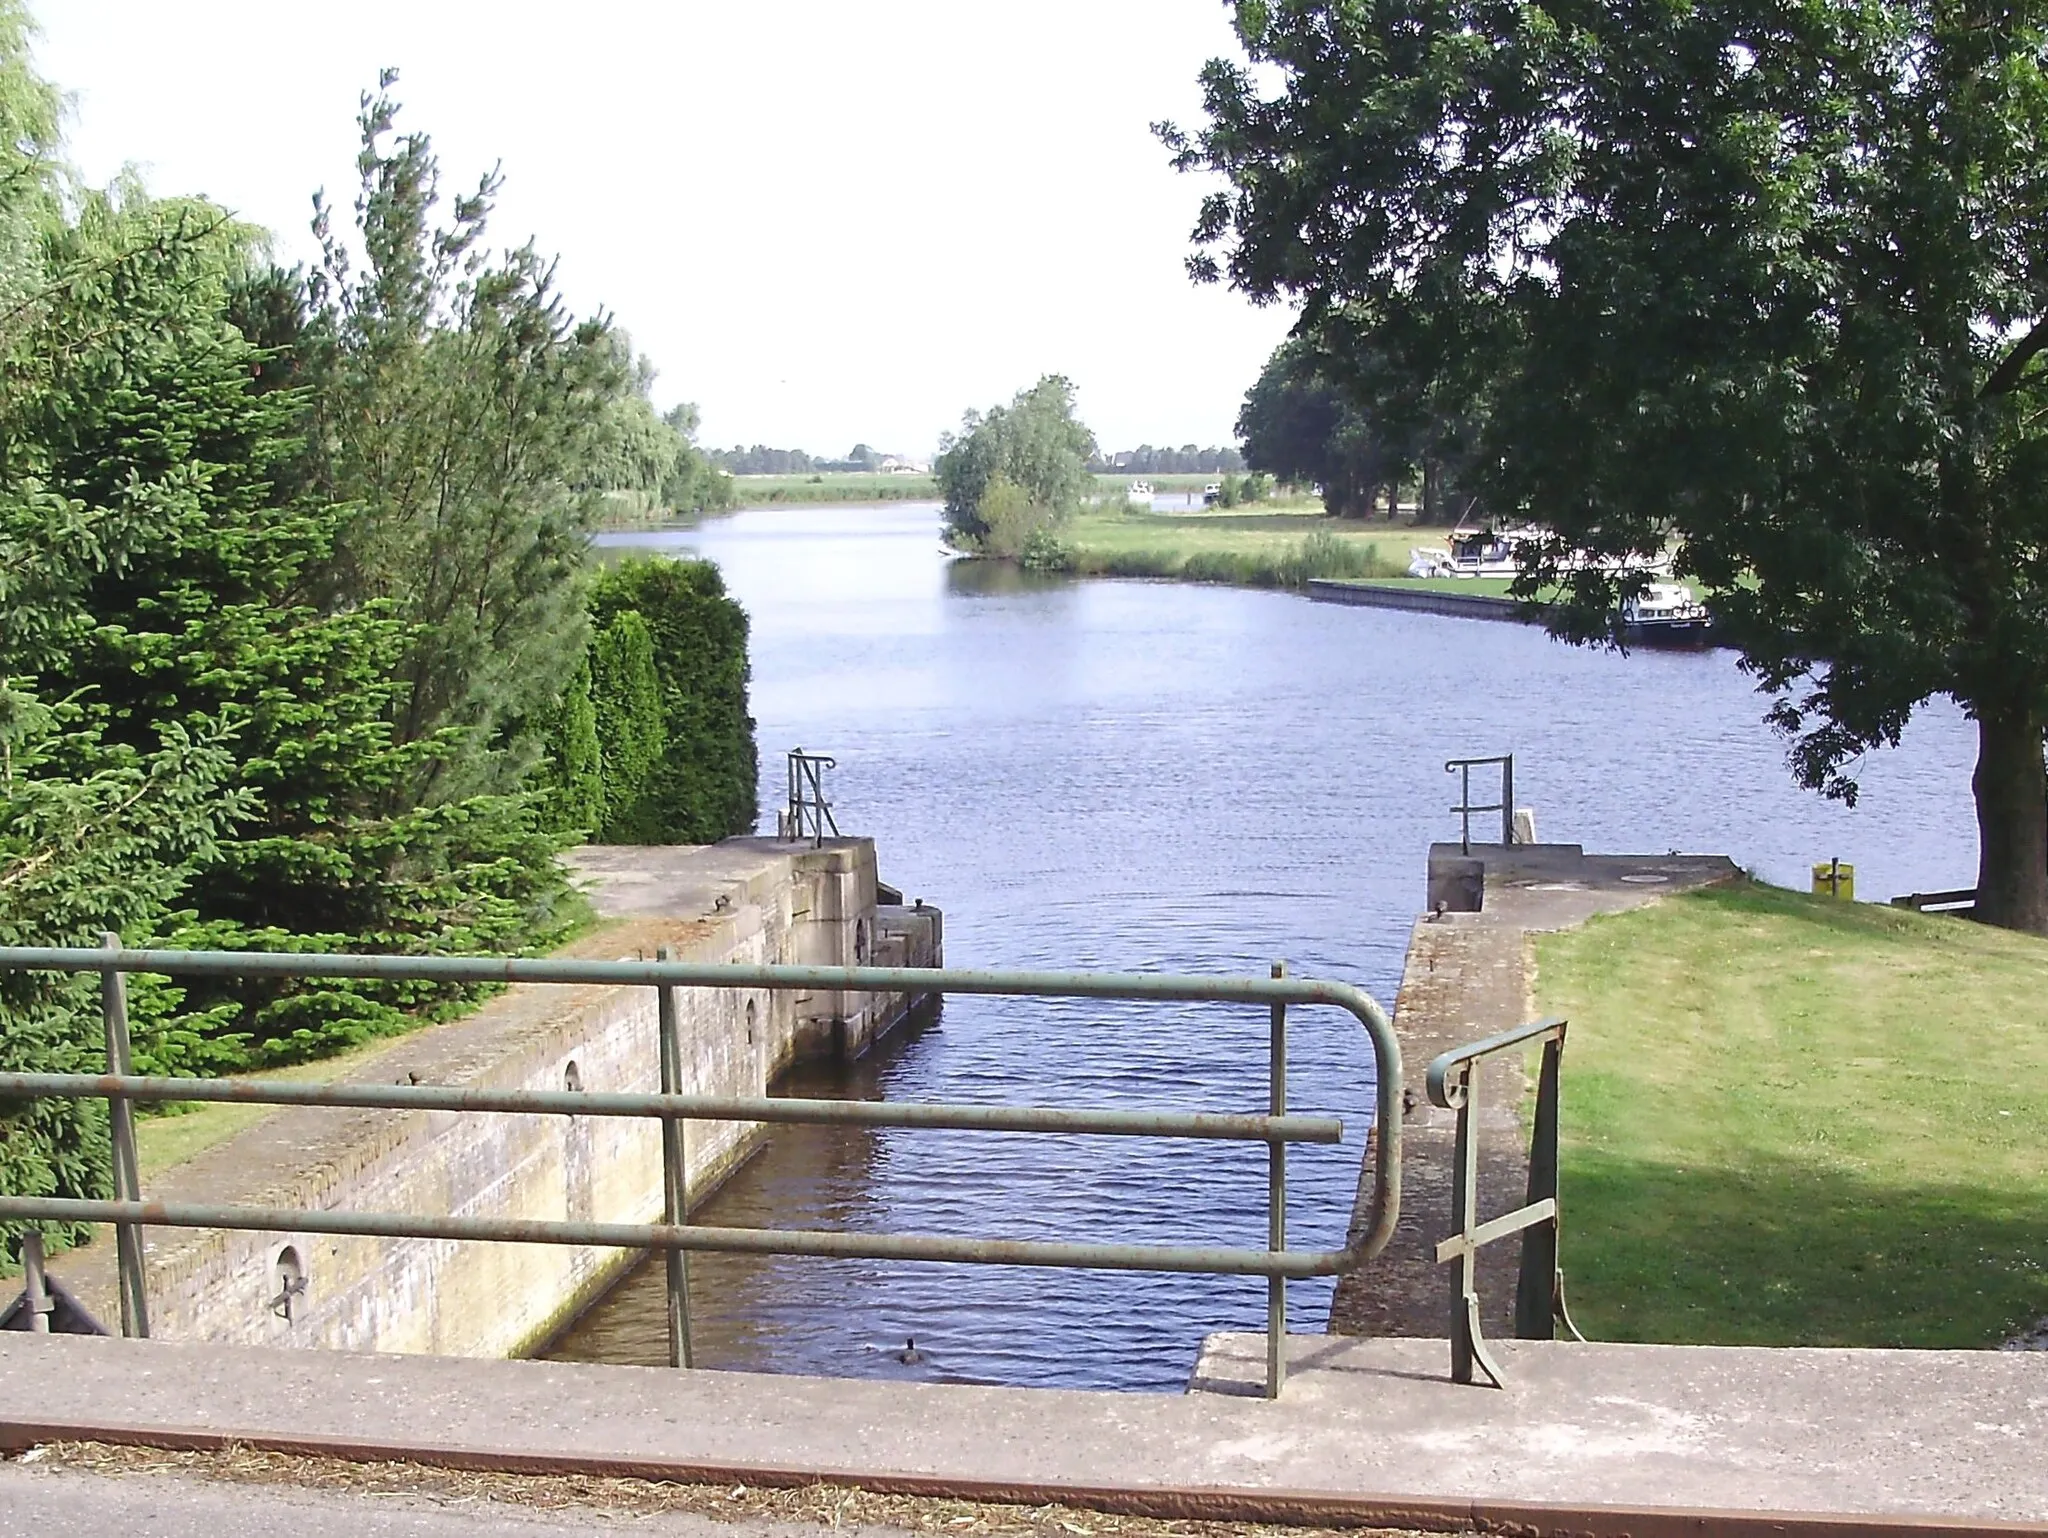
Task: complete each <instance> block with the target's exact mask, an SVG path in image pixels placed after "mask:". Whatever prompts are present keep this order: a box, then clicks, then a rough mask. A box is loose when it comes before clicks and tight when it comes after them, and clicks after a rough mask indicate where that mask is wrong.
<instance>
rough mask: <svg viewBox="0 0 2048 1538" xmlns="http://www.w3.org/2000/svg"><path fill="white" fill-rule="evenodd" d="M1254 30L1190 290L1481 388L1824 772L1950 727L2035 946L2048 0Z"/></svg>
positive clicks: (1597, 3)
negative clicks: (1700, 583)
mask: <svg viewBox="0 0 2048 1538" xmlns="http://www.w3.org/2000/svg"><path fill="white" fill-rule="evenodd" d="M1235 9H1236V22H1237V28H1238V33H1239V36H1240V37H1241V38H1242V40H1243V43H1244V46H1245V49H1246V51H1247V52H1248V54H1249V55H1250V57H1251V59H1252V61H1253V62H1254V64H1255V65H1256V66H1258V67H1259V69H1258V72H1257V73H1254V72H1253V70H1252V69H1250V68H1246V67H1244V66H1243V65H1240V64H1234V63H1231V62H1227V61H1220V60H1219V61H1214V62H1212V63H1211V64H1210V65H1208V66H1207V68H1206V71H1205V74H1204V77H1203V81H1204V90H1205V97H1206V105H1207V122H1206V123H1205V124H1204V125H1203V126H1202V128H1201V129H1200V130H1199V131H1198V132H1197V133H1195V134H1193V135H1191V136H1190V135H1183V134H1180V133H1178V132H1177V131H1175V130H1173V129H1171V128H1166V129H1164V133H1165V136H1166V138H1167V139H1168V141H1169V143H1170V144H1171V145H1172V146H1173V147H1174V148H1175V149H1176V150H1177V151H1178V156H1179V160H1180V163H1181V164H1182V165H1183V166H1185V167H1189V168H1206V169H1209V170H1212V171H1216V172H1220V173H1222V175H1223V176H1224V177H1226V178H1227V179H1228V181H1229V183H1230V190H1229V191H1227V192H1223V193H1220V194H1217V195H1215V196H1213V197H1211V198H1210V199H1209V200H1208V201H1207V202H1206V203H1205V206H1204V209H1203V212H1202V215H1201V218H1200V221H1199V224H1198V227H1197V230H1196V236H1197V241H1198V245H1199V246H1200V248H1201V249H1200V250H1199V251H1198V253H1197V255H1196V256H1195V257H1194V259H1193V268H1194V271H1195V273H1196V275H1197V276H1199V277H1207V278H1216V277H1222V276H1225V275H1227V276H1228V278H1229V280H1230V281H1231V282H1232V283H1234V284H1235V285H1237V286H1238V287H1240V288H1242V289H1244V290H1245V291H1247V292H1248V293H1250V294H1252V295H1254V296H1257V297H1260V298H1273V297H1279V296H1287V297H1291V298H1293V299H1296V300H1298V301H1299V302H1301V304H1302V306H1303V314H1302V323H1301V324H1302V326H1303V327H1304V328H1305V329H1306V330H1308V331H1310V332H1313V333H1314V334H1315V335H1316V336H1317V337H1318V338H1319V340H1320V341H1321V342H1322V343H1323V344H1324V345H1325V346H1328V347H1331V348H1333V349H1337V350H1342V349H1344V348H1346V347H1365V346H1369V347H1371V348H1373V349H1375V350H1376V351H1377V352H1378V353H1379V354H1380V355H1381V356H1383V357H1385V358H1388V359H1391V360H1392V361H1393V364H1394V366H1395V367H1396V369H1397V370H1398V371H1399V372H1400V373H1402V374H1403V375H1405V377H1406V378H1407V379H1408V380H1409V382H1410V384H1411V386H1412V388H1413V389H1415V390H1416V391H1434V392H1437V393H1438V394H1439V395H1440V396H1441V397H1444V398H1448V399H1450V400H1453V401H1456V402H1459V403H1483V404H1484V407H1485V417H1484V422H1483V426H1482V428H1481V439H1482V442H1481V448H1482V451H1481V452H1480V453H1479V454H1478V455H1476V456H1475V463H1476V464H1477V465H1478V466H1479V467H1480V468H1481V470H1482V471H1483V472H1484V473H1485V474H1486V476H1487V478H1488V481H1489V483H1490V486H1491V488H1492V494H1493V495H1494V496H1496V497H1498V499H1499V501H1500V505H1502V506H1507V507H1516V508H1520V509H1522V510H1525V511H1526V512H1528V513H1530V514H1533V515H1535V516H1538V517H1540V518H1542V519H1544V520H1546V521H1547V522H1549V523H1550V524H1551V525H1552V526H1553V527H1554V528H1555V529H1556V530H1557V532H1558V535H1559V541H1558V543H1559V546H1562V545H1564V544H1567V543H1568V544H1577V545H1584V546H1588V547H1591V548H1593V549H1596V550H1601V551H1607V552H1613V553H1635V554H1639V555H1642V554H1649V553H1652V552H1655V551H1659V550H1661V549H1662V548H1664V546H1665V545H1666V543H1667V541H1669V542H1670V543H1671V544H1672V545H1673V546H1674V548H1675V551H1676V554H1677V559H1678V561H1679V562H1680V565H1681V569H1683V570H1685V571H1686V572H1688V573H1690V574H1692V575H1695V576H1697V577H1700V578H1702V579H1704V580H1705V581H1706V582H1707V583H1708V584H1710V586H1711V587H1712V588H1713V589H1714V591H1715V594H1716V596H1715V598H1714V600H1713V602H1714V605H1715V608H1716V611H1717V618H1718V620H1719V622H1720V623H1721V624H1722V625H1723V626H1724V627H1725V629H1726V631H1727V633H1728V634H1730V636H1731V637H1732V638H1733V639H1735V640H1736V641H1737V642H1738V643H1739V644H1740V645H1741V647H1742V648H1743V650H1744V654H1745V658H1746V665H1747V666H1748V667H1750V668H1751V669H1752V670H1753V671H1754V672H1755V673H1756V674H1757V675H1758V677H1759V678H1760V680H1761V684H1762V686H1763V687H1764V688H1765V689H1767V690H1768V691H1770V692H1772V693H1773V695H1774V696H1775V703H1774V704H1773V706H1772V711H1771V714H1772V718H1773V720H1774V721H1775V722H1776V723H1777V724H1778V725H1779V726H1780V727H1781V728H1783V729H1784V730H1786V731H1787V732H1788V733H1790V734H1792V735H1793V737H1794V739H1795V740H1794V746H1793V751H1792V759H1793V764H1794V766H1795V768H1796V770H1797V772H1798V773H1799V774H1800V776H1801V777H1802V778H1803V779H1804V780H1805V782H1806V783H1808V784H1810V785H1812V786H1815V787H1817V788H1819V789H1821V790H1824V791H1826V792H1828V793H1830V794H1834V795H1838V796H1843V797H1853V795H1854V793H1855V784H1854V779H1853V769H1854V765H1855V763H1856V762H1857V760H1858V758H1859V757H1860V755H1861V754H1863V753H1864V752H1865V751H1866V750H1868V749H1870V748H1872V747H1875V746H1878V745H1883V744H1890V743H1895V742H1896V741H1897V740H1898V737H1899V734H1900V732H1901V730H1902V728H1903V727H1904V726H1905V724H1906V722H1907V720H1908V718H1909V717H1910V716H1911V714H1912V712H1913V711H1914V709H1915V708H1916V707H1917V706H1918V705H1919V704H1920V703H1921V702H1923V701H1925V700H1926V699H1928V698H1930V697H1931V696H1936V695H1947V696H1949V697H1951V698H1953V699H1954V700H1955V701H1957V702H1958V703H1959V704H1960V705H1961V706H1962V707H1963V709H1964V710H1965V711H1966V712H1967V713H1968V714H1969V715H1970V716H1971V717H1972V718H1973V720H1974V721H1975V723H1976V727H1977V734H1978V743H1979V747H1978V761H1977V767H1976V772H1975V778H1974V790H1975V796H1976V806H1977V824H1978V837H1979V849H1980V856H1979V860H1980V863H1979V872H1978V913H1979V916H1980V917H1983V918H1985V919H1988V920H1990V921H1992V922H1995V923H1999V924H2003V925H2008V926H2013V927H2018V928H2025V929H2030V930H2034V931H2037V932H2048V860H2044V854H2043V851H2044V844H2048V801H2044V774H2043V751H2042V743H2043V729H2044V724H2048V475H2044V471H2048V411H2044V407H2048V372H2044V366H2043V365H2042V364H2041V363H2040V362H2038V361H2037V356H2038V354H2039V353H2040V352H2041V351H2042V350H2043V349H2044V346H2048V6H2044V5H2042V4H2040V3H2038V0H2014V3H2007V4H2002V5H1995V6H1991V5H1961V4H1950V3H1946V0H1868V3H1863V4H1844V5H1834V4H1821V5H1806V4H1793V3H1789V0H1719V3H1715V4H1701V5H1694V4H1682V5H1664V4H1654V3H1647V0H1574V3H1559V4H1549V5H1543V4H1523V5H1495V4H1491V3H1486V0H1243V3H1241V4H1239V5H1237V6H1236V8H1235ZM1555 555H1556V551H1555V550H1554V551H1553V552H1552V556H1553V558H1554V557H1555ZM1537 575H1538V574H1537V573H1536V572H1533V571H1532V572H1531V573H1530V574H1529V580H1530V581H1534V580H1535V579H1536V577H1537ZM1630 580H1638V579H1630V578H1622V579H1616V578H1614V577H1612V576H1609V575H1606V574H1603V573H1601V572H1597V571H1580V572H1578V573H1577V574H1576V575H1575V576H1574V577H1573V578H1572V582H1571V589H1572V597H1573V600H1574V602H1573V604H1572V606H1571V608H1570V610H1569V612H1568V613H1567V614H1566V616H1565V620H1564V626H1565V628H1566V629H1567V631H1568V632H1569V633H1571V634H1573V635H1575V636H1579V637H1586V636H1591V635H1595V634H1599V633H1601V632H1602V631H1603V630H1604V628H1605V627H1606V626H1607V624H1608V623H1609V621H1610V616H1611V615H1612V614H1613V612H1614V607H1615V603H1614V601H1615V598H1616V596H1617V593H1616V588H1617V584H1618V582H1619V583H1620V584H1622V585H1625V584H1626V582H1627V581H1630Z"/></svg>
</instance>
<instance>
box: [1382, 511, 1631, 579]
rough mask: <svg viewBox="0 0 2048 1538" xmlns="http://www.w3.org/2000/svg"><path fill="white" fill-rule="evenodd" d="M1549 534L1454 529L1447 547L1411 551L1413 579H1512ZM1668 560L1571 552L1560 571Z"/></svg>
mask: <svg viewBox="0 0 2048 1538" xmlns="http://www.w3.org/2000/svg"><path fill="white" fill-rule="evenodd" d="M1548 537H1549V536H1548V532H1547V531H1546V530H1544V529H1543V528H1541V527H1539V526H1538V525H1536V524H1533V523H1522V524H1514V525H1511V526H1509V527H1507V528H1502V529H1493V528H1478V529H1467V528H1466V527H1465V526H1464V525H1462V524H1460V525H1459V526H1458V527H1457V528H1455V529H1453V530H1451V533H1450V542H1449V544H1448V545H1447V546H1421V547H1418V548H1416V549H1414V550H1410V551H1409V552H1408V575H1409V576H1411V577H1494V578H1503V579H1509V578H1513V577H1515V576H1517V575H1519V574H1520V572H1521V569H1522V563H1521V554H1522V547H1523V546H1525V545H1534V544H1539V543H1541V542H1542V541H1543V540H1544V539H1546V538H1548ZM1668 566H1669V558H1668V557H1659V558H1658V559H1657V560H1655V561H1650V562H1645V561H1644V560H1642V559H1641V558H1640V557H1623V556H1595V555H1588V554H1587V553H1586V552H1584V551H1572V552H1568V553H1567V554H1566V555H1565V557H1564V558H1563V559H1562V560H1561V561H1559V562H1558V563H1557V569H1558V570H1560V571H1586V570H1599V571H1614V572H1621V571H1652V572H1657V571H1663V570H1666V569H1667V567H1668Z"/></svg>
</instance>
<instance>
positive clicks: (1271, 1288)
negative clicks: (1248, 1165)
mask: <svg viewBox="0 0 2048 1538" xmlns="http://www.w3.org/2000/svg"><path fill="white" fill-rule="evenodd" d="M1286 975H1287V963H1286V962H1284V961H1276V962H1274V963H1273V976H1274V977H1275V978H1276V979H1277V978H1282V977H1285V976H1286ZM1270 1048H1271V1061H1270V1063H1269V1064H1268V1067H1267V1080H1266V1083H1267V1102H1268V1103H1267V1111H1268V1113H1269V1114H1271V1115H1274V1116H1285V1115H1286V1114H1287V1006H1286V1005H1285V1004H1283V1003H1276V1004H1274V1005H1273V1014H1272V1026H1271V1032H1270ZM1266 1247H1267V1248H1268V1249H1270V1250H1273V1251H1274V1252H1275V1253H1278V1252H1279V1251H1282V1250H1284V1249H1286V1248H1287V1144H1286V1142H1285V1141H1284V1140H1283V1139H1280V1138H1274V1139H1273V1140H1272V1141H1271V1142H1269V1143H1268V1144H1267V1145H1266ZM1286 1386H1287V1278H1286V1277H1284V1276H1269V1277H1267V1278H1266V1397H1267V1398H1268V1399H1278V1398H1279V1397H1280V1390H1281V1389H1283V1388H1285V1387H1286Z"/></svg>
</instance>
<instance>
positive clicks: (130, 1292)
mask: <svg viewBox="0 0 2048 1538" xmlns="http://www.w3.org/2000/svg"><path fill="white" fill-rule="evenodd" d="M100 944H101V945H103V946H104V947H106V949H108V950H110V951H118V950H119V949H120V948H121V937H120V936H119V935H117V934H115V933H113V932H112V931H111V930H103V931H101V933H100ZM100 1014H101V1016H102V1017H103V1018H104V1020H105V1022H106V1028H107V1072H108V1073H111V1074H119V1075H121V1076H123V1077H126V1076H127V1075H128V1074H131V1073H133V1072H134V1071H135V1070H134V1067H133V1065H132V1061H131V1059H130V1056H129V1051H128V979H127V977H126V975H125V974H123V973H122V972H121V971H120V970H119V969H118V968H116V967H107V968H104V969H103V970H102V971H101V972H100ZM107 1121H108V1124H109V1127H110V1128H111V1131H112V1134H113V1142H114V1200H115V1201H117V1202H139V1201H141V1200H142V1173H141V1167H140V1165H139V1164H138V1162H137V1160H136V1157H135V1108H134V1107H133V1106H131V1105H130V1104H129V1103H128V1100H127V1098H126V1097H125V1096H122V1095H109V1096H107ZM114 1249H115V1253H116V1261H117V1264H118V1266H119V1268H120V1273H121V1333H122V1334H123V1335H126V1336H128V1337H129V1338H130V1339H133V1340H146V1339H148V1337H149V1293H148V1289H147V1287H146V1286H145V1284H144V1281H143V1275H142V1229H141V1226H140V1225H139V1224H135V1223H117V1224H115V1225H114Z"/></svg>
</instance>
